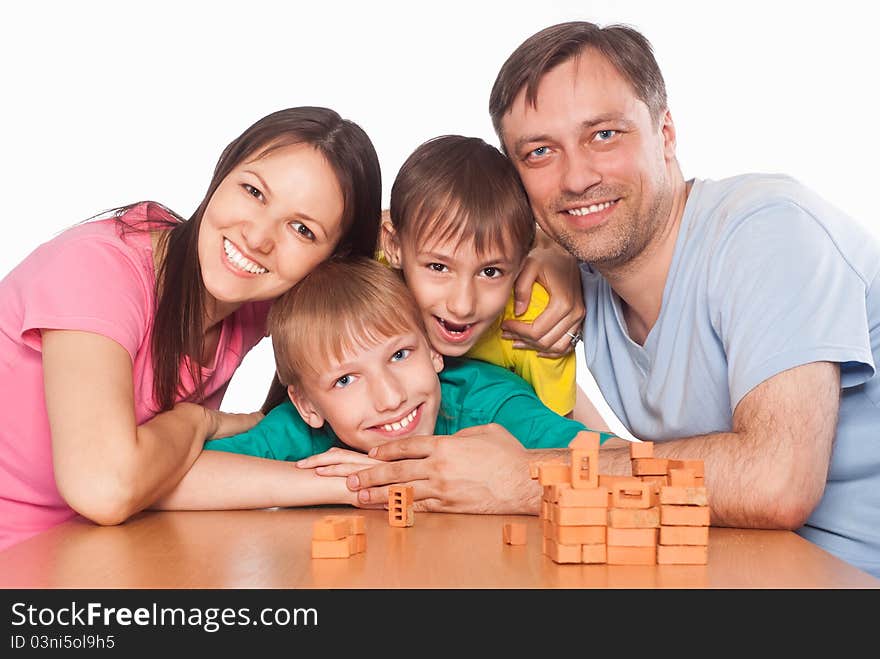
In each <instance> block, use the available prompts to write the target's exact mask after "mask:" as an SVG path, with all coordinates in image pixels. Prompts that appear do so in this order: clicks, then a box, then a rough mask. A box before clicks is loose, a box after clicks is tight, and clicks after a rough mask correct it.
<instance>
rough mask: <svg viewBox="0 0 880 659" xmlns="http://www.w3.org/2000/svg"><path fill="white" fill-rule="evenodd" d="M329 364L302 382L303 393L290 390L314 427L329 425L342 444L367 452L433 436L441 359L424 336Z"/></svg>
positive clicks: (358, 350) (391, 341) (401, 338)
mask: <svg viewBox="0 0 880 659" xmlns="http://www.w3.org/2000/svg"><path fill="white" fill-rule="evenodd" d="M323 361H325V360H322V362H323ZM326 361H327V362H328V363H322V364H320V365H319V364H315V366H316V367H317V368H315V371H316V372H317V375H316V376H315V377H312V378H303V384H302V385H301V390H300V391H299V392H297V391H296V390H295V389H294V388H292V387H291V388H289V389H288V391H289V394H290V399H291V401H293V404H294V405H295V406H296V408H297V410H298V411H299V413H300V416H302V418H303V419H304V420H305V422H306V423H308V424H309V425H310V426H312V427H313V428H320V427H321V426H322V425H323V424H324V422H327V423H329V424H330V426H331V427H332V428H333V431H334V432H335V433H336V435H337V436H338V437H339V439H341V440H342V441H343V442H345V443H346V444H347V445H348V446H350V447H351V448H354V449H357V450H360V451H364V452H366V451H369V450H370V449H371V448H372V447H374V446H379V445H381V444H386V443H388V442H390V441H394V440H397V439H401V438H403V437H409V436H412V435H432V434H434V425H435V423H436V421H437V413H438V412H439V410H440V379H439V378H438V377H437V374H438V373H439V372H440V371H441V370H443V358H442V357H441V356H440V355H439V354H438V353H437V352H436V351H435V350H433V349H432V348H431V347H430V346H429V345H428V342H427V340H426V339H425V336H424V334H422V333H421V332H416V331H414V332H408V333H403V334H396V335H394V336H392V337H389V338H382V339H379V340H378V341H377V342H373V343H371V344H370V345H369V346H368V347H361V346H357V347H355V348H353V349H351V350H348V351H346V352H345V353H344V354H343V355H342V356H341V358H336V357H328V358H327V360H326Z"/></svg>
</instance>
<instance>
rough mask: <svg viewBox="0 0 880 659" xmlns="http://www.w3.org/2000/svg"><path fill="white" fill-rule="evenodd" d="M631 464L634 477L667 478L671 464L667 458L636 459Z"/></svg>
mask: <svg viewBox="0 0 880 659" xmlns="http://www.w3.org/2000/svg"><path fill="white" fill-rule="evenodd" d="M630 462H631V463H632V473H633V476H665V475H666V470H667V469H668V464H669V460H667V459H666V458H635V459H633V460H631V461H630Z"/></svg>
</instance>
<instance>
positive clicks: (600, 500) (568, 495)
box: [554, 485, 610, 508]
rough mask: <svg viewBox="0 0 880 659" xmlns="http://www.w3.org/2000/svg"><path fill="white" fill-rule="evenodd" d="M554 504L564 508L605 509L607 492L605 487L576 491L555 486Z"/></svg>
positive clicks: (571, 488) (607, 498) (607, 497)
mask: <svg viewBox="0 0 880 659" xmlns="http://www.w3.org/2000/svg"><path fill="white" fill-rule="evenodd" d="M557 487H558V488H559V489H558V490H557V491H556V499H555V500H554V502H555V503H558V504H559V505H560V506H563V507H565V508H607V507H608V500H609V498H610V497H609V491H608V488H607V487H591V488H585V489H579V490H576V489H574V488H573V487H565V486H563V485H559V486H557Z"/></svg>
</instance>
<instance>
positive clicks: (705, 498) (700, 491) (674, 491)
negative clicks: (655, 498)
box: [660, 486, 709, 506]
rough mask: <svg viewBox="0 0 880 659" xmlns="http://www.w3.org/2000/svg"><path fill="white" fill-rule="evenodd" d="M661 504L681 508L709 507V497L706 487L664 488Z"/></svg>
mask: <svg viewBox="0 0 880 659" xmlns="http://www.w3.org/2000/svg"><path fill="white" fill-rule="evenodd" d="M660 503H661V504H667V503H668V504H672V505H679V506H708V505H709V495H708V492H707V491H706V488H705V487H673V486H668V487H662V488H660Z"/></svg>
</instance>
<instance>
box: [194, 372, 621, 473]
mask: <svg viewBox="0 0 880 659" xmlns="http://www.w3.org/2000/svg"><path fill="white" fill-rule="evenodd" d="M444 362H445V368H444V369H443V370H442V371H440V374H439V375H440V396H441V404H440V413H439V414H438V415H437V423H436V424H435V426H434V434H435V435H452V434H454V433H456V432H458V431H459V430H461V429H463V428H470V427H471V426H481V425H484V424H487V423H497V424H498V425H500V426H503V427H504V428H505V429H507V431H508V432H510V434H512V435H513V436H514V437H516V438H517V439H518V440H519V441H520V442H521V443H522V444H523V446H525V447H526V448H530V449H533V448H565V447H567V446H568V444H569V442H570V441H571V440H572V439H574V436H575V435H576V434H577V433H578V432H580V431H581V430H588V428H586V426H584V425H583V424H582V423H580V422H579V421H574V420H573V419H567V418H565V417H563V416H559V415H558V414H556V413H555V412H554V411H552V410H551V409H550V408H548V407H547V406H545V405H544V403H542V402H541V400H540V399H539V398H538V396H537V395H536V394H535V390H534V389H532V387H531V386H530V385H529V383H528V382H526V381H525V380H523V379H522V378H521V377H519V376H518V375H516V374H515V373H511V372H510V371H508V370H506V369H504V368H501V367H500V366H495V365H494V364H488V363H486V362H482V361H479V360H475V359H458V358H453V357H446V358H444ZM609 437H613V435H611V434H609V433H601V437H600V441H601V442H605V440H607V439H608V438H609ZM340 445H343V444H342V442H341V441H340V440H339V439H338V438H337V437H336V435H335V434H334V432H333V430H332V429H331V428H330V426H329V424H326V423H325V424H324V426H323V427H321V428H312V427H311V426H309V425H308V424H307V423H306V422H305V421H303V420H302V417H300V415H299V413H298V412H297V411H296V408H295V407H294V406H293V404H292V403H291V402H290V401H285V402H284V403H282V404H281V405H279V406H278V407H276V408H274V409H273V410H271V411H270V412H269V413H268V414H267V415H266V417H265V418H264V419H263V420H261V421H260V422H259V423H258V424H257V425H256V426H254V427H253V428H252V429H251V430H249V431H248V432H244V433H240V434H238V435H233V436H232V437H226V438H224V439H215V440H212V441H209V442H206V443H205V448H206V449H211V450H215V451H227V452H229V453H243V454H245V455H254V456H257V457H261V458H271V459H274V460H289V461H294V460H301V459H303V458H307V457H309V456H310V455H315V454H317V453H323V452H324V451H326V450H327V449H329V448H331V447H332V446H340Z"/></svg>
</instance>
